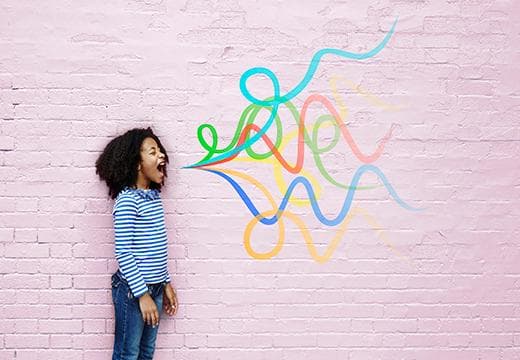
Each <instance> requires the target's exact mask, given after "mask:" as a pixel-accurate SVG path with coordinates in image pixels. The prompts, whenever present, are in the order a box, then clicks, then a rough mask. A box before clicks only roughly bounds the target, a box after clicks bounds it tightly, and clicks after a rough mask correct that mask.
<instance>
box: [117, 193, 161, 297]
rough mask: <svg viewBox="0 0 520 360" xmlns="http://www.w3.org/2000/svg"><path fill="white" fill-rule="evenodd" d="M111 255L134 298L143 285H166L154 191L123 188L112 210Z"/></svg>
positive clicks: (158, 202)
mask: <svg viewBox="0 0 520 360" xmlns="http://www.w3.org/2000/svg"><path fill="white" fill-rule="evenodd" d="M112 216H113V219H114V232H115V255H116V259H117V261H118V263H119V269H120V270H121V273H122V274H123V277H124V278H125V279H126V280H127V282H128V285H129V286H130V289H131V290H132V293H133V294H134V296H135V297H139V296H141V295H144V294H145V293H146V292H147V291H148V287H147V286H146V284H155V283H160V282H164V281H166V282H169V281H170V275H169V273H168V238H167V234H166V226H165V224H164V210H163V207H162V202H161V197H160V195H159V191H158V190H144V189H133V188H129V187H126V188H124V189H123V190H122V191H121V192H120V193H119V194H118V195H117V198H116V201H115V203H114V210H113V211H112Z"/></svg>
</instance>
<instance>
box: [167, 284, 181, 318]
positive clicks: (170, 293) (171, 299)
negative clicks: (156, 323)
mask: <svg viewBox="0 0 520 360" xmlns="http://www.w3.org/2000/svg"><path fill="white" fill-rule="evenodd" d="M178 307H179V305H178V303H177V295H176V294H175V290H173V287H172V285H171V284H170V283H166V286H165V287H164V293H163V309H164V311H165V312H166V313H167V314H168V315H170V316H172V315H175V314H177V308H178Z"/></svg>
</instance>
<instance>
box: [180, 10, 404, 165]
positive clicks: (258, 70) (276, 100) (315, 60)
mask: <svg viewBox="0 0 520 360" xmlns="http://www.w3.org/2000/svg"><path fill="white" fill-rule="evenodd" d="M397 20H398V18H396V19H395V21H394V23H393V24H392V27H391V28H390V30H389V31H388V33H387V34H386V35H385V37H384V38H383V40H382V41H381V42H380V43H379V45H377V46H376V47H375V48H373V49H372V50H370V51H368V52H365V53H353V52H349V51H344V50H339V49H331V48H327V49H321V50H319V51H318V52H316V53H315V54H314V56H313V57H312V60H311V62H310V64H309V68H308V69H307V72H306V73H305V75H304V76H303V79H302V80H301V81H300V83H299V84H298V85H296V86H295V87H294V89H292V90H290V91H289V92H288V93H287V94H285V95H283V96H280V82H279V81H278V78H277V77H276V75H275V74H274V73H273V72H272V71H271V70H269V69H268V68H265V67H254V68H251V69H249V70H247V71H246V72H244V73H243V74H242V76H241V77H240V91H241V92H242V95H244V97H245V98H246V99H248V100H249V101H251V102H252V103H254V104H257V105H261V106H272V109H271V115H270V117H269V119H268V120H267V122H266V123H265V124H264V126H263V127H262V128H261V129H260V131H259V132H258V133H256V134H255V135H253V136H251V137H250V138H249V139H248V140H247V141H245V142H244V143H243V144H242V145H240V146H237V147H235V148H234V149H231V150H229V151H228V152H225V153H222V154H220V155H217V156H215V157H214V158H211V159H207V160H205V161H200V162H198V163H195V164H192V165H188V166H184V168H193V167H198V166H203V165H206V164H210V163H213V162H216V161H219V160H223V159H225V158H228V157H230V156H232V155H235V154H237V153H238V152H240V151H242V150H244V149H245V148H247V147H249V146H251V145H253V144H254V143H255V142H256V141H258V139H260V138H261V137H262V135H264V134H265V133H266V132H267V130H268V129H269V128H270V127H271V125H272V123H273V121H274V119H275V117H276V114H277V112H278V106H279V105H280V104H283V103H285V102H287V101H289V100H291V99H292V98H294V97H295V96H297V95H298V94H299V93H300V92H302V90H303V89H305V87H306V86H307V85H308V84H309V82H310V81H311V80H312V77H313V76H314V74H315V73H316V70H317V69H318V65H319V63H320V60H321V58H322V57H323V56H325V55H326V54H332V55H337V56H340V57H343V58H346V59H354V60H364V59H368V58H371V57H373V56H375V55H376V54H377V53H379V52H380V51H381V50H382V49H383V48H384V47H385V46H386V44H387V43H388V41H389V40H390V38H391V37H392V34H393V33H394V28H395V25H396V24H397ZM258 74H264V75H266V76H267V77H268V78H269V79H270V80H271V82H272V84H273V93H274V95H273V97H272V98H273V100H269V101H267V100H260V99H258V98H256V97H254V96H253V95H252V94H251V92H250V91H249V90H248V88H247V85H246V84H247V80H249V78H250V77H252V76H255V75H258Z"/></svg>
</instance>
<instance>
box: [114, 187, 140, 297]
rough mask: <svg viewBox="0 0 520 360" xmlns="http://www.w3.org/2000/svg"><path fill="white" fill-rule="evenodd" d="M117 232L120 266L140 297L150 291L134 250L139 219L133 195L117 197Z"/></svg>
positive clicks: (117, 253) (116, 252)
mask: <svg viewBox="0 0 520 360" xmlns="http://www.w3.org/2000/svg"><path fill="white" fill-rule="evenodd" d="M113 219H114V232H115V256H116V259H117V261H118V263H119V268H120V269H121V272H122V273H123V275H124V277H125V278H126V280H127V281H128V285H129V286H130V289H131V290H132V294H133V295H134V296H135V297H140V296H141V295H144V294H145V293H146V292H147V291H148V287H147V286H146V283H145V280H144V278H143V276H142V274H141V273H140V271H139V268H138V267H137V263H136V260H135V257H134V254H133V252H132V245H133V242H134V238H133V237H134V230H135V227H136V221H137V201H136V200H135V199H134V198H133V197H132V196H122V197H120V198H118V199H117V201H116V204H115V205H114V211H113Z"/></svg>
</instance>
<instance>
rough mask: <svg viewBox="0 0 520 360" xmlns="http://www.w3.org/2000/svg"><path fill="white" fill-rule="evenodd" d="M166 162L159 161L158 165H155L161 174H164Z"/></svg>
mask: <svg viewBox="0 0 520 360" xmlns="http://www.w3.org/2000/svg"><path fill="white" fill-rule="evenodd" d="M165 166H166V164H165V163H160V164H159V165H157V170H159V172H160V173H161V175H163V176H164V168H165Z"/></svg>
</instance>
